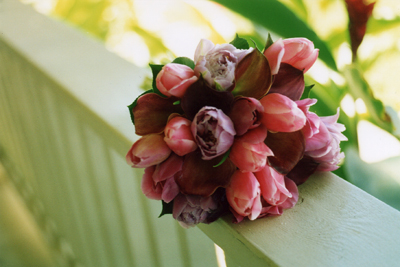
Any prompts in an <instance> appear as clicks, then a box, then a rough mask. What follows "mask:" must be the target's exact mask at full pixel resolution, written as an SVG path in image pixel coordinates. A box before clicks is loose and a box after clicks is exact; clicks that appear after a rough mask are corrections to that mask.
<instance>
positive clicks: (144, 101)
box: [131, 93, 183, 135]
mask: <svg viewBox="0 0 400 267" xmlns="http://www.w3.org/2000/svg"><path fill="white" fill-rule="evenodd" d="M177 100H178V98H176V97H170V98H163V97H161V96H159V95H157V94H155V93H148V94H145V95H142V96H141V97H139V98H138V99H137V105H136V106H134V107H133V108H132V110H131V112H132V115H133V117H134V120H135V133H136V134H137V135H146V134H151V133H160V132H162V131H163V130H164V128H165V125H166V124H167V121H168V117H169V115H171V114H172V113H179V114H182V113H183V111H182V108H181V107H180V105H174V102H175V101H177Z"/></svg>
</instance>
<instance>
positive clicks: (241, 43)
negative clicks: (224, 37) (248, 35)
mask: <svg viewBox="0 0 400 267" xmlns="http://www.w3.org/2000/svg"><path fill="white" fill-rule="evenodd" d="M230 44H231V45H233V46H234V47H236V48H237V49H246V50H247V49H249V48H250V46H249V43H248V42H247V40H246V39H243V38H240V37H239V35H237V34H236V37H235V39H234V40H233V41H232V42H230Z"/></svg>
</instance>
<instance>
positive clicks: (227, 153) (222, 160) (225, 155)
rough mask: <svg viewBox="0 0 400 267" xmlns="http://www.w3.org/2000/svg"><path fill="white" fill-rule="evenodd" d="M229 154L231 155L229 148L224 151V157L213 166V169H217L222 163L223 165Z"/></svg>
mask: <svg viewBox="0 0 400 267" xmlns="http://www.w3.org/2000/svg"><path fill="white" fill-rule="evenodd" d="M230 153H231V149H230V148H229V150H228V151H226V153H225V154H224V157H223V158H222V159H221V161H220V162H219V163H218V164H217V165H214V166H213V167H214V168H216V167H218V166H221V165H222V163H224V162H225V160H226V159H227V158H228V157H229V154H230Z"/></svg>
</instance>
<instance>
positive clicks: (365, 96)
mask: <svg viewBox="0 0 400 267" xmlns="http://www.w3.org/2000/svg"><path fill="white" fill-rule="evenodd" d="M344 76H345V78H346V80H347V82H348V90H349V92H350V94H351V95H352V96H353V98H354V99H357V98H361V99H362V100H363V101H364V103H365V106H366V107H367V110H368V115H369V117H368V118H367V119H368V120H369V121H371V122H372V123H374V124H376V125H377V126H379V127H381V128H382V129H384V130H386V131H388V132H390V133H392V134H393V133H394V127H393V124H392V122H391V120H390V117H389V115H388V114H387V113H386V110H385V106H384V105H383V103H382V101H380V100H379V99H377V98H375V96H374V94H373V92H372V89H371V88H370V87H369V85H368V83H367V82H366V80H365V79H364V77H363V75H362V74H361V72H360V70H359V69H358V67H357V66H356V65H354V64H353V65H350V66H348V67H347V68H346V69H345V70H344ZM397 138H399V136H397Z"/></svg>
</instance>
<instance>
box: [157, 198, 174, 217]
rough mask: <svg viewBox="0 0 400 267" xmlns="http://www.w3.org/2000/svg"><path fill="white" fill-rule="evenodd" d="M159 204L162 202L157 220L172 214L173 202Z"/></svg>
mask: <svg viewBox="0 0 400 267" xmlns="http://www.w3.org/2000/svg"><path fill="white" fill-rule="evenodd" d="M161 202H162V210H161V213H160V215H159V216H158V218H160V217H162V216H164V215H165V214H172V208H173V206H174V201H171V202H169V203H167V202H165V201H164V200H161Z"/></svg>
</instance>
